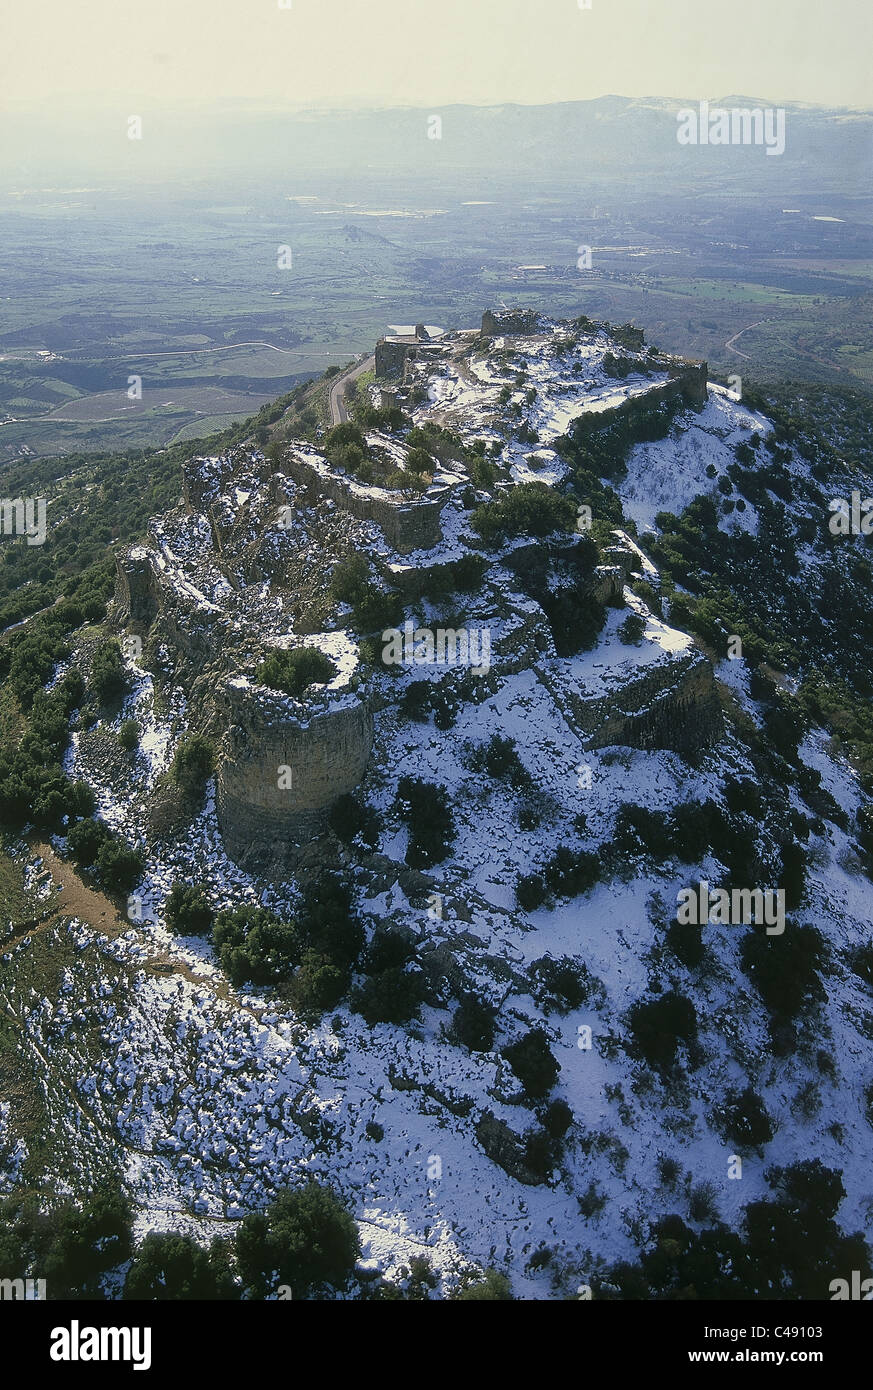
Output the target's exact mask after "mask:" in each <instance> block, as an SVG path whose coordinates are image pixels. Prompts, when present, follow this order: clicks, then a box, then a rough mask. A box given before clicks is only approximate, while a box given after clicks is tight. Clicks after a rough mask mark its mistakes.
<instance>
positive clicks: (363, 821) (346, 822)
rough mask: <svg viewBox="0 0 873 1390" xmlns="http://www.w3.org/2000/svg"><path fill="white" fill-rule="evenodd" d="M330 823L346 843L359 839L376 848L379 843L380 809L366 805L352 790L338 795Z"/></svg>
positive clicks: (339, 837) (369, 847)
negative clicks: (376, 809)
mask: <svg viewBox="0 0 873 1390" xmlns="http://www.w3.org/2000/svg"><path fill="white" fill-rule="evenodd" d="M329 824H330V828H331V830H332V831H333V832H334V834H335V835H336V836H337V838H338V839H339V840H342V842H343V844H344V845H351V844H354V843H355V841H359V842H360V843H361V844H362V845H363V846H364V847H365V848H366V849H369V850H374V849H376V847H377V845H378V844H379V836H380V834H381V829H382V825H381V821H380V818H379V813H378V811H375V810H374V809H373V808H372V807H370V806H366V805H364V803H363V802H362V801H360V800H359V799H358V797H356V796H353V795H352V793H350V792H347V793H345V794H344V795H343V796H340V797H338V798H337V800H336V801H335V802H334V803H333V806H332V807H331V810H330V816H329Z"/></svg>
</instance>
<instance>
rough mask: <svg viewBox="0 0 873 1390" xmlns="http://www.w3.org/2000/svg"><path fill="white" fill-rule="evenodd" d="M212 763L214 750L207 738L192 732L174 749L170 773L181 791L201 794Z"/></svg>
mask: <svg viewBox="0 0 873 1390" xmlns="http://www.w3.org/2000/svg"><path fill="white" fill-rule="evenodd" d="M214 765H215V750H214V749H213V747H212V744H211V743H210V742H209V739H208V738H204V737H203V735H202V734H192V735H191V737H190V738H187V739H185V740H184V741H183V742H182V743H180V744H179V747H178V748H177V749H176V754H175V757H174V758H173V764H172V774H173V777H174V778H175V781H176V783H177V785H178V786H179V787H181V789H182V791H184V792H186V793H187V794H188V795H189V796H202V795H203V790H204V787H205V784H206V782H207V780H208V778H209V777H211V776H212V770H213V767H214Z"/></svg>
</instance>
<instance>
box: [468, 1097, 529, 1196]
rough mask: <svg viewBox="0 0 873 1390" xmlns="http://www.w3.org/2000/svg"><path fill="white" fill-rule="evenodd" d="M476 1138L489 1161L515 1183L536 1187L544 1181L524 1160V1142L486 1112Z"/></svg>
mask: <svg viewBox="0 0 873 1390" xmlns="http://www.w3.org/2000/svg"><path fill="white" fill-rule="evenodd" d="M476 1138H477V1139H478V1141H479V1143H480V1144H481V1146H482V1148H483V1149H484V1151H485V1153H486V1154H487V1156H488V1158H490V1159H491V1161H492V1163H496V1164H497V1165H498V1167H499V1168H502V1169H503V1171H504V1173H508V1174H509V1176H510V1177H511V1178H515V1179H516V1181H517V1182H522V1183H524V1184H525V1185H526V1186H527V1187H536V1186H538V1185H539V1184H540V1183H542V1182H544V1181H545V1179H544V1178H543V1177H542V1176H541V1175H540V1174H537V1173H534V1172H533V1171H532V1170H531V1169H530V1168H529V1167H528V1164H527V1161H526V1158H525V1145H524V1140H523V1139H521V1138H520V1136H519V1135H517V1134H516V1133H515V1131H514V1130H512V1129H510V1127H509V1125H508V1124H506V1123H505V1122H504V1121H503V1120H499V1119H498V1118H497V1116H496V1115H492V1113H491V1111H490V1110H486V1111H485V1113H484V1114H483V1115H482V1116H481V1117H480V1119H479V1121H478V1123H477V1125H476Z"/></svg>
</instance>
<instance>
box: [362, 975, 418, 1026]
mask: <svg viewBox="0 0 873 1390" xmlns="http://www.w3.org/2000/svg"><path fill="white" fill-rule="evenodd" d="M423 998H424V981H423V979H422V977H421V975H419V974H410V973H409V972H408V971H406V970H404V969H403V968H402V967H401V966H392V967H391V968H390V969H388V970H383V971H382V972H381V974H379V975H373V976H371V978H370V979H368V980H366V981H365V982H364V983H363V984H362V985H361V986H360V987H359V988H358V989H356V990H355V991H354V993H353V996H352V1007H353V1008H354V1009H355V1011H356V1012H357V1013H359V1014H361V1016H362V1017H363V1018H364V1019H365V1020H366V1022H367V1023H369V1024H374V1023H397V1024H401V1023H408V1022H409V1020H410V1019H411V1018H412V1017H413V1015H415V1014H417V1013H418V1010H419V1008H420V1006H421V1002H422V1000H423Z"/></svg>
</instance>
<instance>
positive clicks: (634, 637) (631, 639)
mask: <svg viewBox="0 0 873 1390" xmlns="http://www.w3.org/2000/svg"><path fill="white" fill-rule="evenodd" d="M645 630H646V620H645V618H643V617H641V616H640V614H639V613H629V614H628V616H627V617H626V618H625V620H624V622H623V623H622V624H621V626H620V627H619V629H618V635H619V637H620V638H621V640H622V642H624V643H626V644H627V646H629V647H638V646H639V645H640V643H641V642H642V640H643V634H644V632H645Z"/></svg>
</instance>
